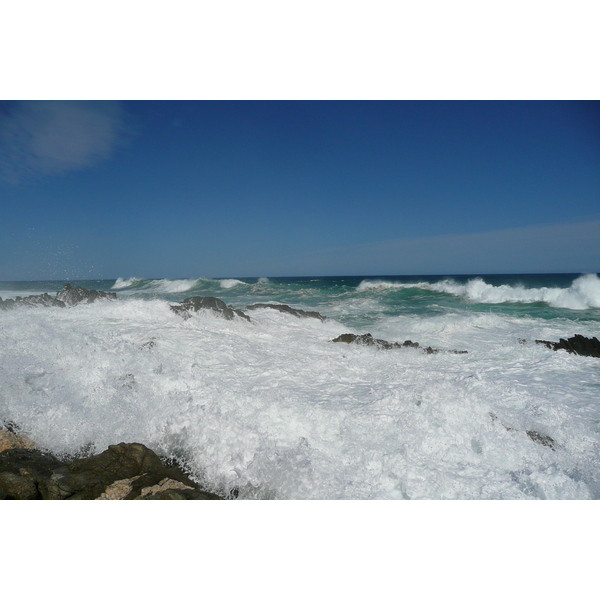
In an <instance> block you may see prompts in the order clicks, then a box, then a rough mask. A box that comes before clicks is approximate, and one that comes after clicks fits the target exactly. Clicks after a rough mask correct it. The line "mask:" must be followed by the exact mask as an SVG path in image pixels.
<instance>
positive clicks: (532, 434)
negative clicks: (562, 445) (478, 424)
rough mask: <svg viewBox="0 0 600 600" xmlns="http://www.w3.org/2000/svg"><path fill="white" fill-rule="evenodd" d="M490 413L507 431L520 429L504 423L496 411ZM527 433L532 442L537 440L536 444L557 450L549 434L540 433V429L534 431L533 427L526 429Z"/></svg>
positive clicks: (494, 420) (493, 419)
mask: <svg viewBox="0 0 600 600" xmlns="http://www.w3.org/2000/svg"><path fill="white" fill-rule="evenodd" d="M489 415H490V417H491V419H492V422H494V423H495V422H496V421H498V422H499V423H500V425H502V427H504V429H506V431H518V429H515V428H514V427H509V426H508V425H505V424H504V423H502V421H499V419H498V416H497V415H496V414H495V413H493V412H490V413H489ZM525 433H526V434H527V437H528V438H529V439H530V440H531V441H532V442H535V443H536V444H541V445H542V446H548V448H550V449H551V450H553V451H555V450H556V449H555V448H554V443H555V442H554V440H553V439H552V438H551V437H550V436H549V435H545V434H543V433H540V432H539V431H533V430H532V429H528V430H527V431H525Z"/></svg>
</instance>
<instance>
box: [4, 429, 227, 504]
mask: <svg viewBox="0 0 600 600" xmlns="http://www.w3.org/2000/svg"><path fill="white" fill-rule="evenodd" d="M220 499H221V498H220V497H219V496H216V495H215V494H211V493H210V492H206V491H204V490H202V489H200V488H199V487H198V486H197V484H195V483H194V482H193V481H192V480H191V479H190V478H189V477H188V476H187V475H186V474H185V473H184V472H183V470H182V469H181V468H179V467H178V466H176V465H169V464H167V463H165V462H164V461H163V460H161V459H160V458H159V457H158V455H157V454H155V453H154V452H153V451H152V450H150V449H149V448H147V447H146V446H144V445H143V444H138V443H132V444H126V443H121V444H116V445H114V446H109V447H108V449H107V450H105V451H104V452H102V453H100V454H97V455H94V456H89V457H87V458H79V459H75V460H65V459H61V458H58V457H56V456H54V455H52V454H50V453H49V452H44V451H43V450H40V449H37V448H35V447H34V444H33V443H32V442H31V441H30V440H28V439H27V438H26V437H25V436H23V434H17V433H14V432H12V431H9V430H7V429H0V500H220Z"/></svg>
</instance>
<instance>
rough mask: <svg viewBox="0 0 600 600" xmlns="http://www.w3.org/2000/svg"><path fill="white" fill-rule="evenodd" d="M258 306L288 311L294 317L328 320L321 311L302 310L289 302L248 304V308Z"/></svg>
mask: <svg viewBox="0 0 600 600" xmlns="http://www.w3.org/2000/svg"><path fill="white" fill-rule="evenodd" d="M257 308H272V309H273V310H278V311H279V312H282V313H287V314H290V315H294V317H298V318H303V319H305V318H309V317H310V318H313V319H319V321H327V317H324V316H323V315H322V314H321V313H318V312H317V311H314V310H302V309H300V308H292V307H291V306H288V305H287V304H270V303H258V304H251V305H250V306H246V310H255V309H257Z"/></svg>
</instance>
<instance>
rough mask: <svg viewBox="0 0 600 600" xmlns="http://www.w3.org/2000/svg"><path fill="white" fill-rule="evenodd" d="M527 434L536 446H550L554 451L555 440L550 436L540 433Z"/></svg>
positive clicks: (527, 432)
mask: <svg viewBox="0 0 600 600" xmlns="http://www.w3.org/2000/svg"><path fill="white" fill-rule="evenodd" d="M525 433H526V434H527V435H528V436H529V439H530V440H533V441H534V442H535V443H536V444H541V445H542V446H548V447H549V448H550V449H552V450H554V440H553V439H552V438H551V437H550V436H549V435H544V434H543V433H540V432H539V431H526V432H525Z"/></svg>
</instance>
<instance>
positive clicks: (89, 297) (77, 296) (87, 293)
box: [56, 283, 117, 306]
mask: <svg viewBox="0 0 600 600" xmlns="http://www.w3.org/2000/svg"><path fill="white" fill-rule="evenodd" d="M104 298H106V299H109V300H116V298H117V294H115V292H100V291H98V290H86V289H84V288H82V287H79V286H75V287H72V286H71V284H70V283H65V285H64V287H63V289H62V290H61V291H60V292H56V299H57V300H59V301H61V302H64V303H65V304H66V305H67V306H74V305H75V304H81V303H82V302H86V303H87V304H89V303H91V302H95V301H96V300H100V299H104Z"/></svg>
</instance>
